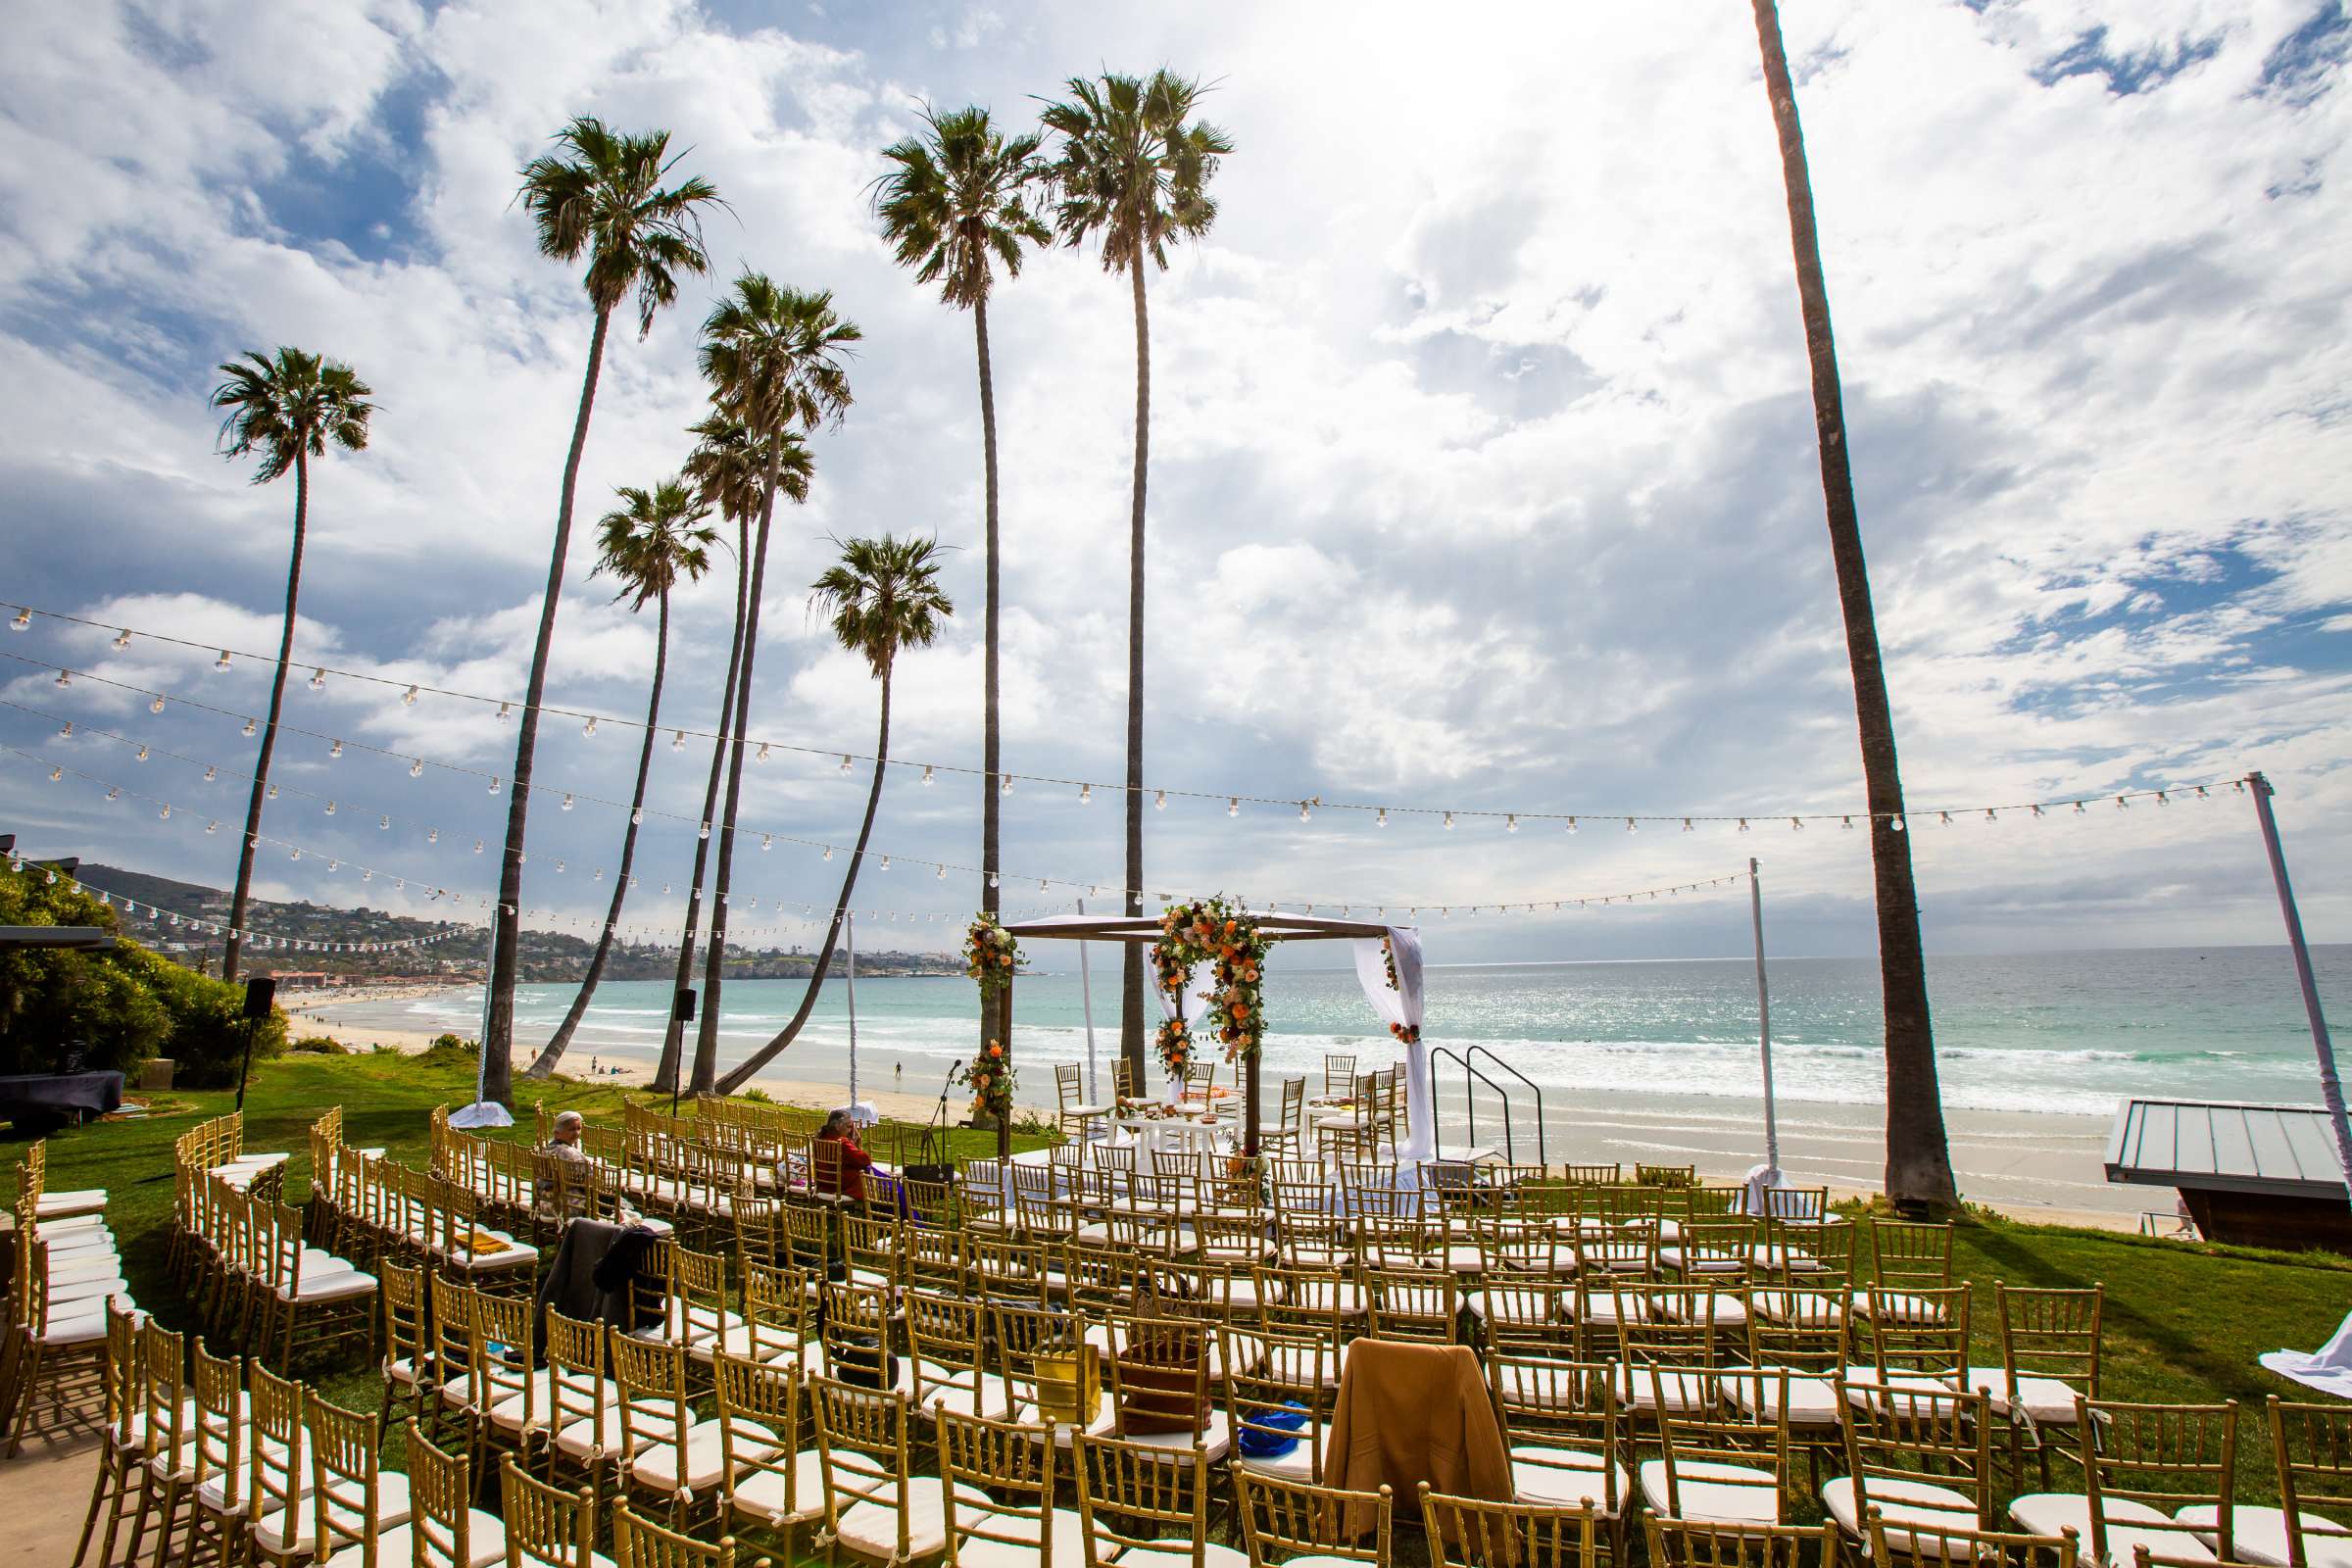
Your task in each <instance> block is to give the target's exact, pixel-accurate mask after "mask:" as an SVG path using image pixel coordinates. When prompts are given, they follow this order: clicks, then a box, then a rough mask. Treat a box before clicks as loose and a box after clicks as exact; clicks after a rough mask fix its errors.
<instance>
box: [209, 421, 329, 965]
mask: <svg viewBox="0 0 2352 1568" xmlns="http://www.w3.org/2000/svg"><path fill="white" fill-rule="evenodd" d="M310 521H311V460H310V455H309V453H307V452H305V451H304V450H303V449H302V448H301V447H296V448H295V449H294V556H293V559H292V560H291V561H290V562H289V563H288V564H287V566H286V618H285V623H284V624H283V625H282V626H280V627H279V628H278V633H277V673H276V674H275V675H274V676H272V677H271V678H270V717H269V719H268V720H267V721H266V722H265V723H264V724H263V725H262V755H261V760H259V761H257V762H255V763H254V767H253V793H252V795H250V796H249V797H247V799H246V802H245V833H244V837H243V839H242V840H241V842H240V846H239V848H238V850H237V890H236V892H235V893H233V894H231V895H230V896H229V901H228V945H227V946H226V947H224V948H222V949H221V979H223V980H234V979H235V978H236V977H237V960H238V958H239V957H240V956H242V955H243V952H244V947H245V935H244V932H245V906H246V903H247V901H248V900H249V899H250V897H251V896H252V893H253V857H254V852H255V851H256V850H257V849H259V848H260V847H261V832H262V801H263V800H264V799H265V798H266V797H267V796H268V794H269V792H270V757H271V755H272V754H274V753H275V752H276V750H277V715H278V712H279V711H280V710H281V709H283V708H284V707H285V705H286V667H287V662H288V661H289V660H291V659H292V658H293V657H294V609H295V603H296V601H298V600H299V599H300V598H301V597H302V542H303V535H304V534H305V532H307V531H308V529H309V527H310Z"/></svg>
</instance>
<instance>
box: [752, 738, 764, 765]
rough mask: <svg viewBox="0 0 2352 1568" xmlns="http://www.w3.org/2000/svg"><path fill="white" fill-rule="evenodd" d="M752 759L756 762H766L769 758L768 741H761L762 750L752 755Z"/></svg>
mask: <svg viewBox="0 0 2352 1568" xmlns="http://www.w3.org/2000/svg"><path fill="white" fill-rule="evenodd" d="M752 760H753V761H755V762H764V761H766V760H767V742H765V741H761V742H760V750H759V751H757V752H755V753H754V754H753V755H752Z"/></svg>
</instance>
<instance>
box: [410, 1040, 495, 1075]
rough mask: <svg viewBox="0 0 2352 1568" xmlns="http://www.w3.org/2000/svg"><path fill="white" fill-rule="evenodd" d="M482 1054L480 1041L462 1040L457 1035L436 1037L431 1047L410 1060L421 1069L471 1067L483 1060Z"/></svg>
mask: <svg viewBox="0 0 2352 1568" xmlns="http://www.w3.org/2000/svg"><path fill="white" fill-rule="evenodd" d="M481 1054H482V1047H481V1042H479V1041H476V1040H460V1039H459V1038H458V1037H457V1036H456V1035H436V1036H434V1037H433V1043H432V1044H431V1045H429V1046H427V1047H425V1049H424V1050H422V1051H420V1052H418V1053H417V1054H416V1055H414V1056H411V1057H410V1058H409V1060H410V1061H411V1062H413V1063H415V1064H416V1065H417V1066H419V1067H454V1066H460V1065H463V1066H467V1067H470V1066H472V1065H473V1064H474V1063H475V1062H476V1061H478V1060H479V1059H480V1058H481Z"/></svg>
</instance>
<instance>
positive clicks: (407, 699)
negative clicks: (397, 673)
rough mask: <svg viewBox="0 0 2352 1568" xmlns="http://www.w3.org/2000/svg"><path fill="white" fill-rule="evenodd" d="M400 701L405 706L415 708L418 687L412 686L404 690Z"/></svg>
mask: <svg viewBox="0 0 2352 1568" xmlns="http://www.w3.org/2000/svg"><path fill="white" fill-rule="evenodd" d="M400 701H401V706H403V707H404V708H415V707H416V706H417V688H416V687H414V686H411V687H410V688H409V689H408V690H407V691H405V692H402V693H401V694H400Z"/></svg>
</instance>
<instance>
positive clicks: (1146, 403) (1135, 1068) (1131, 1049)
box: [1119, 251, 1152, 1092]
mask: <svg viewBox="0 0 2352 1568" xmlns="http://www.w3.org/2000/svg"><path fill="white" fill-rule="evenodd" d="M1127 271H1128V274H1129V276H1130V278H1131V279H1132V280H1133V282H1134V285H1135V495H1134V501H1133V503H1132V505H1131V506H1130V508H1129V512H1128V517H1127V913H1128V914H1130V915H1139V914H1142V913H1143V912H1144V479H1145V474H1146V472H1147V470H1148V469H1149V467H1150V466H1151V457H1152V319H1151V317H1150V315H1149V314H1148V313H1147V312H1146V310H1145V307H1144V258H1143V255H1142V254H1141V252H1140V251H1139V252H1138V254H1137V255H1136V256H1135V257H1133V258H1132V259H1131V260H1130V262H1129V264H1128V268H1127ZM1119 946H1120V947H1121V949H1122V950H1124V952H1123V957H1122V960H1121V963H1120V967H1119V1054H1120V1055H1121V1056H1122V1057H1124V1058H1125V1059H1126V1062H1127V1071H1128V1073H1129V1075H1130V1076H1131V1077H1132V1078H1133V1079H1134V1081H1135V1084H1136V1086H1137V1089H1138V1090H1139V1092H1140V1090H1141V1089H1142V1086H1143V1082H1144V950H1143V946H1142V945H1141V944H1140V943H1135V942H1123V943H1121V944H1120V945H1119Z"/></svg>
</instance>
